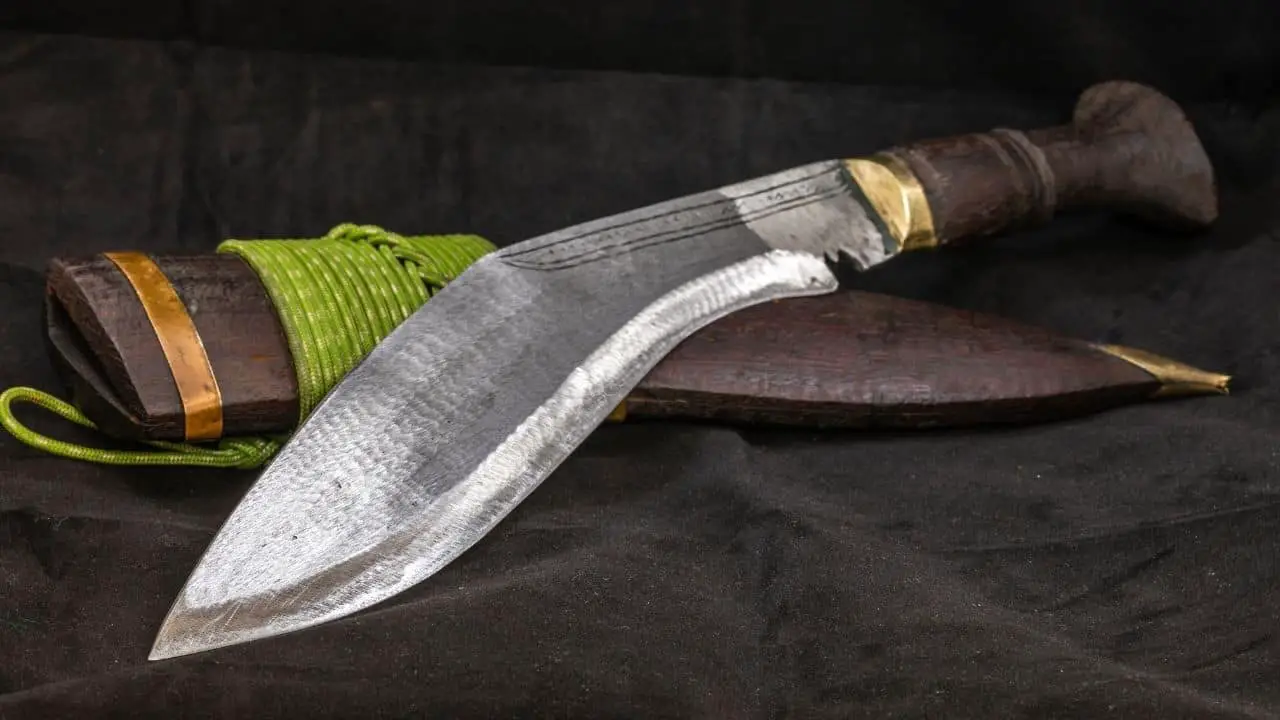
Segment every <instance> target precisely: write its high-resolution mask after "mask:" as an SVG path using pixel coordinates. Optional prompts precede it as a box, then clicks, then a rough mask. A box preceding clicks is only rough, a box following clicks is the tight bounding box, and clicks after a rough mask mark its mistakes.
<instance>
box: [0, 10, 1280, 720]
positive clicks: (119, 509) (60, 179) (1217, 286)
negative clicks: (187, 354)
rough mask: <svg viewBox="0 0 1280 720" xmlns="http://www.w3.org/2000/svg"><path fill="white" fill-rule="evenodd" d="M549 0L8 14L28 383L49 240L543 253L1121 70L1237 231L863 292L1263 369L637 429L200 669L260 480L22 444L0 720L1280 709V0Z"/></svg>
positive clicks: (6, 261) (891, 280)
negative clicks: (1091, 390) (391, 573)
mask: <svg viewBox="0 0 1280 720" xmlns="http://www.w3.org/2000/svg"><path fill="white" fill-rule="evenodd" d="M508 5H509V6H510V7H508ZM517 5H519V4H517V3H503V2H499V1H498V0H488V1H487V2H476V3H468V4H463V3H439V4H432V5H431V6H430V7H431V9H429V10H428V9H423V7H424V6H423V5H418V4H413V3H408V2H402V3H396V2H391V0H383V1H382V2H380V3H374V4H372V5H369V6H366V7H365V9H364V10H360V9H359V7H358V5H357V4H349V5H343V6H339V5H338V4H337V3H328V2H326V3H308V4H302V3H294V4H287V3H285V2H283V0H273V1H267V2H252V3H250V2H243V1H238V0H223V1H222V2H215V1H214V0H209V2H205V3H200V2H190V3H176V4H168V3H157V2H150V3H136V4H127V3H126V4H115V3H99V4H96V5H90V4H88V3H72V2H70V1H69V0H59V1H57V2H52V1H51V2H42V3H24V2H15V3H7V4H6V5H5V6H4V7H3V8H0V20H3V21H4V22H6V23H8V25H7V27H8V28H9V30H8V31H7V32H6V34H3V35H0V348H3V354H2V355H0V386H2V387H9V386H13V385H17V384H23V385H33V386H36V387H41V388H45V389H49V390H57V385H56V382H55V378H54V376H53V374H52V370H51V368H50V367H49V366H48V364H47V361H46V358H45V355H44V350H43V347H42V344H41V326H40V310H39V307H40V301H41V296H42V292H43V278H42V271H43V268H44V266H45V264H46V263H47V262H48V260H49V259H50V258H51V257H53V256H57V255H68V254H76V255H79V254H87V253H92V252H97V251H103V250H111V249H142V250H149V251H158V252H159V251H163V252H174V251H190V252H206V251H210V250H211V249H212V248H213V246H214V245H215V244H216V243H217V242H218V241H219V240H220V239H222V238H225V237H233V236H234V237H266V236H315V235H319V234H321V233H323V232H324V231H325V230H327V229H328V228H329V227H331V226H333V225H335V224H337V223H340V222H346V221H354V222H369V223H376V224H381V225H384V226H386V227H389V228H392V229H395V230H400V231H403V232H454V231H460V232H476V233H480V234H483V235H485V236H487V237H489V238H491V239H492V240H494V241H495V242H498V243H499V244H504V243H507V242H512V241H516V240H519V239H521V238H523V237H528V236H531V235H535V234H537V233H541V232H544V231H547V230H551V229H554V228H557V227H560V226H563V225H566V224H570V223H573V222H577V221H581V220H586V219H590V218H592V217H596V216H599V215H603V214H607V213H612V212H617V211H621V210H625V209H628V208H631V207H635V206H637V205H641V204H645V203H649V202H653V201H657V200H662V199H666V198H669V197H673V196H676V195H680V194H683V193H686V192H692V191H696V190H701V189H705V188H707V187H712V186H715V185H718V184H721V183H725V182H731V181H734V180H738V179H743V178H745V177H749V176H751V175H753V174H759V173H765V172H771V171H774V170H779V169H782V168H785V167H787V166H790V165H795V164H799V163H802V162H808V161H811V160H815V159H819V158H823V157H831V156H842V155H854V154H859V153H864V152H869V151H873V150H875V149H878V148H880V147H883V146H885V145H888V144H893V143H899V142H908V141H910V140H913V139H919V138H923V137H928V136H933V135H939V134H948V133H953V132H966V131H973V130H984V129H987V128H990V127H993V126H1012V127H1031V126H1038V125H1044V124H1056V123H1058V122H1061V121H1063V120H1064V119H1065V118H1066V117H1068V115H1069V112H1070V108H1071V105H1072V103H1073V102H1074V99H1075V96H1076V94H1077V93H1078V92H1079V91H1080V90H1082V89H1083V88H1084V87H1085V86H1086V85H1087V84H1088V83H1090V82H1094V81H1098V80H1104V79H1109V78H1112V77H1126V78H1130V79H1137V80H1143V81H1147V82H1151V83H1153V84H1155V85H1156V86H1157V87H1159V88H1160V89H1161V90H1163V91H1165V92H1167V93H1169V94H1170V95H1171V96H1173V97H1174V98H1175V99H1176V100H1178V101H1179V102H1181V103H1183V104H1184V107H1186V109H1187V110H1188V112H1189V113H1190V115H1191V117H1192V119H1193V121H1194V122H1195V124H1196V127H1197V130H1198V131H1199V133H1200V135H1201V137H1202V139H1203V140H1204V141H1205V143H1206V145H1207V146H1208V148H1209V150H1210V153H1211V156H1212V158H1213V160H1214V162H1215V165H1216V169H1217V172H1218V176H1219V186H1220V192H1221V200H1222V203H1221V206H1222V216H1221V220H1220V222H1219V223H1218V225H1217V226H1216V227H1215V228H1214V230H1213V231H1212V232H1210V233H1207V234H1205V235H1202V236H1198V237H1192V238H1171V237H1169V236H1166V235H1163V234H1160V233H1158V232H1153V231H1151V230H1149V229H1147V228H1144V227H1142V226H1139V225H1135V224H1133V223H1129V222H1127V221H1125V220H1123V219H1119V218H1115V217H1110V216H1107V215H1103V214H1088V215H1082V216H1076V217H1070V218H1062V219H1060V220H1059V221H1058V222H1057V223H1056V224H1054V225H1052V226H1050V227H1048V228H1045V229H1042V230H1039V231H1036V232H1030V233H1023V234H1019V235H1017V236H1011V237H1006V238H1001V239H998V240H993V241H989V242H986V243H983V244H980V245H977V246H974V247H971V248H968V249H965V250H963V251H958V252H948V253H937V254H932V255H925V256H920V257H909V258H902V259H900V260H898V261H895V262H894V263H893V264H892V265H891V266H889V267H885V268H883V269H882V270H880V271H877V272H876V273H874V274H873V275H871V276H868V277H865V278H859V279H858V284H859V285H861V286H862V287H867V288H872V289H876V290H881V291H885V292H893V293H897V294H901V295H906V296H912V297H920V298H926V299H930V300H935V301H940V302H945V303H950V304H952V305H956V306H961V307H969V308H974V309H979V310H986V311H990V312H995V313H1000V314H1003V315H1006V316H1010V317H1014V318H1017V319H1020V320H1025V321H1030V322H1034V323H1038V324H1040V325H1043V326H1046V327H1050V328H1052V329H1054V330H1057V331H1060V332H1063V333H1066V334H1070V335H1073V336H1076V337H1081V338H1086V339H1094V340H1106V341H1112V342H1122V343H1127V344H1130V345H1136V346H1139V347H1143V348H1146V349H1150V350H1153V351H1156V352H1160V353H1164V354H1166V355H1170V356H1173V357H1176V358H1178V359H1181V360H1184V361H1186V362H1190V363H1192V364H1195V365H1199V366H1202V367H1206V368H1210V369H1213V370H1218V371H1222V372H1229V373H1231V374H1233V375H1234V377H1235V381H1234V384H1233V387H1234V392H1233V395H1232V396H1230V397H1225V398H1205V399H1195V400H1187V401H1173V402H1163V403H1155V404H1149V405H1142V406H1135V407H1130V408H1125V409H1122V410H1117V411H1113V412H1109V413H1106V414H1103V415H1098V416H1093V417H1089V418H1081V419H1077V420H1072V421H1068V422H1061V423H1054V424H1051V425H1040V426H1035V427H1027V428H1020V429H1006V430H999V431H996V430H970V431H964V432H946V433H918V434H911V433H906V434H897V435H881V434H875V435H873V434H859V433H811V432H800V431H791V432H783V431H766V430H758V429H752V430H744V429H733V428H724V427H712V426H705V425H694V424H680V423H665V424H661V425H658V424H636V425H629V426H616V427H607V428H602V429H601V430H600V431H598V432H597V433H596V434H594V435H593V436H592V437H591V438H590V439H589V440H588V441H587V442H586V443H585V444H584V445H583V446H582V448H581V449H580V451H579V452H577V453H576V454H575V455H574V456H573V457H572V458H571V459H570V460H569V461H568V462H567V463H566V464H565V465H564V466H563V467H562V468H561V469H560V470H559V471H558V472H556V473H555V474H554V475H553V476H552V477H551V478H550V479H548V480H547V482H545V483H544V484H543V485H542V487H541V488H540V489H539V490H538V491H537V492H535V493H534V494H533V496H531V497H530V498H529V499H528V500H527V501H526V502H525V503H523V504H522V505H521V506H520V507H519V508H518V509H517V510H516V511H515V512H514V513H513V514H512V515H511V516H509V518H508V519H507V520H506V521H504V522H503V523H502V524H501V525H500V526H499V527H498V528H497V530H495V531H494V532H493V533H492V534H491V535H489V536H488V537H487V538H486V539H485V540H484V541H482V542H481V543H480V544H479V545H477V546H476V547H475V548H474V549H473V550H471V551H470V552H468V553H467V554H465V555H464V556H463V557H462V558H460V559H459V560H458V561H456V562H455V563H453V564H452V565H450V566H449V567H448V568H446V569H445V570H444V571H443V572H441V573H440V574H439V575H437V576H436V577H435V578H433V579H431V580H430V581H428V582H427V583H424V584H422V585H420V586H418V587H416V588H414V589H413V590H411V591H409V592H406V593H404V594H402V595H400V596H398V597H396V598H395V599H393V600H392V601H389V602H387V603H384V604H383V605H382V606H379V607H378V608H377V609H375V610H373V611H370V612H365V613H361V614H359V615H357V616H353V617H350V618H347V619H344V620H342V621H339V622H335V623H331V624H328V625H325V626H322V627H319V628H316V629H313V630H309V631H306V632H302V633H297V634H294V635H290V636H285V637H281V638H277V639H272V640H269V641H262V642H257V643H252V644H248V645H242V646H238V647H234V648H230V649H226V650H221V651H217V652H213V653H207V654H203V655H198V656H191V657H186V658H179V659H175V660H171V661H165V662H159V663H148V662H147V661H146V659H145V658H146V653H147V650H148V648H149V646H150V643H151V640H152V638H153V635H154V632H155V631H156V629H157V627H158V625H159V622H160V620H161V619H162V617H163V614H164V612H165V610H166V609H167V606H168V603H169V602H170V601H171V600H172V598H173V596H174V594H175V593H176V592H177V591H178V589H179V588H180V587H181V585H182V582H183V580H184V579H185V577H186V576H187V574H188V573H189V572H190V570H191V568H192V567H193V564H194V562H195V560H196V559H197V557H198V555H199V554H200V552H201V551H202V550H203V548H204V547H205V545H206V543H207V542H208V541H209V539H210V538H211V536H212V534H213V532H214V531H215V530H216V528H217V527H218V525H219V523H220V522H221V521H222V520H223V519H224V518H225V517H226V515H227V514H228V513H229V512H230V510H231V509H232V508H233V507H234V505H235V503H236V502H237V500H238V498H239V497H240V495H241V494H242V493H243V492H244V490H245V489H246V487H247V486H248V484H249V483H250V482H251V481H252V478H253V473H239V472H232V471H225V470H224V471H215V470H209V471H195V470H180V469H169V468H142V469H139V468H118V467H104V466H95V465H86V464H80V463H76V462H72V461H67V460H62V459H57V458H50V457H48V456H45V455H42V454H41V453H39V452H37V451H34V450H32V449H30V448H27V447H26V446H24V445H22V444H20V443H18V442H17V441H15V440H13V439H12V438H11V437H9V436H8V435H6V434H0V718H4V719H5V720H9V719H11V718H34V717H156V718H173V717H184V718H185V717H194V718H201V717H209V718H213V717H218V718H220V717H263V718H265V717H299V718H304V717H305V718H329V717H343V718H346V717H361V718H371V717H379V718H382V717H385V718H399V717H529V716H555V717H590V718H604V717H628V718H630V717H716V718H763V717H840V718H848V717H885V716H894V717H923V716H929V717H981V718H990V717H1100V716H1103V717H1160V718H1171V717H1250V718H1252V717H1271V716H1280V639H1277V637H1276V627H1277V620H1280V609H1278V608H1280V572H1278V570H1277V557H1276V546H1277V545H1276V544H1277V540H1276V537H1277V534H1278V533H1280V503H1278V502H1277V498H1278V497H1280V466H1278V465H1280V463H1278V461H1280V449H1278V448H1277V429H1278V427H1280V411H1278V410H1277V409H1276V404H1275V402H1276V400H1277V395H1280V383H1278V382H1277V380H1276V379H1275V375H1276V373H1277V371H1278V370H1280V367H1278V366H1280V354H1278V352H1277V351H1278V349H1280V341H1277V339H1276V332H1277V330H1280V311H1278V310H1277V309H1276V306H1275V304H1274V302H1273V301H1272V299H1271V298H1272V297H1273V292H1272V291H1273V288H1274V287H1275V283H1276V279H1277V278H1278V277H1280V244H1278V243H1277V232H1280V209H1277V205H1278V203H1277V199H1280V194H1278V193H1277V190H1278V189H1280V181H1278V180H1277V170H1280V107H1278V106H1277V104H1276V102H1275V97H1274V96H1275V88H1276V83H1275V77H1276V75H1275V70H1276V65H1277V56H1280V51H1278V50H1277V49H1275V47H1274V46H1273V43H1272V42H1271V38H1272V35H1273V34H1274V29H1275V27H1276V26H1277V23H1276V21H1277V20H1278V19H1280V6H1277V5H1276V4H1275V3H1270V2H1263V1H1258V2H1245V1H1244V0H1240V1H1238V2H1218V3H1208V4H1203V7H1202V9H1200V10H1197V11H1187V10H1179V9H1177V8H1175V7H1173V6H1155V5H1151V4H1147V3H1123V2H1119V3H1111V4H1102V3H1100V2H1088V3H1079V4H1076V5H1072V4H1068V3H1060V4H1059V6H1058V7H1053V8H1050V7H1037V8H1034V9H1033V8H1031V7H1030V6H1028V8H1027V9H1025V10H1021V11H1015V10H1014V9H1013V8H1012V7H1004V6H1002V5H1001V4H999V3H944V2H900V3H891V4H890V5H891V7H887V8H879V9H868V8H861V9H859V8H857V4H848V3H845V4H837V3H830V4H820V3H816V2H808V3H794V2H793V3H780V4H770V5H766V4H764V3H749V2H745V0H743V1H739V2H735V3H728V2H721V3H709V4H695V3H687V4H686V3H677V2H674V1H673V2H665V3H640V2H632V3H598V4H597V5H599V6H600V7H595V6H592V7H586V4H585V3H560V4H555V5H556V7H557V8H560V9H558V10H534V9H532V8H535V7H538V6H537V5H525V6H524V7H517ZM1028 5H1030V4H1028ZM606 6H607V7H606ZM851 7H853V8H854V9H850V8H851ZM575 12H576V14H575ZM805 13H812V15H811V16H808V17H806V15H805ZM63 30H65V31H69V32H73V33H81V34H82V35H80V36H76V35H71V34H67V35H56V34H55V35H43V34H40V33H47V32H56V31H63ZM88 35H99V36H101V37H89V36H88ZM108 36H110V37H108ZM308 50H311V51H314V50H323V51H325V52H327V53H330V54H327V55H325V54H304V53H303V52H302V51H308ZM342 54H345V55H348V56H347V57H343V56H341V55H342ZM354 56H362V57H354ZM437 60H448V61H452V62H455V63H459V64H456V65H449V66H445V65H435V64H431V62H430V61H437ZM491 62H492V63H505V64H506V65H505V66H498V65H493V66H485V65H484V63H491ZM553 66H554V67H553ZM655 71H660V72H663V73H669V74H666V75H659V74H654V72H655ZM698 73H702V74H703V75H702V76H697V74H698ZM735 74H736V75H737V77H735V76H734V75H735ZM23 416H24V418H29V419H30V420H31V422H32V424H33V425H36V426H37V427H39V428H41V429H45V430H48V431H50V432H55V433H57V434H58V435H59V436H61V437H67V438H71V439H76V440H79V441H81V442H85V443H94V442H96V441H97V438H95V437H94V436H92V435H90V434H85V433H79V432H75V431H72V430H68V429H67V427H66V426H65V425H64V424H62V423H58V422H44V421H43V420H42V419H41V418H40V416H37V415H33V414H31V413H24V414H23Z"/></svg>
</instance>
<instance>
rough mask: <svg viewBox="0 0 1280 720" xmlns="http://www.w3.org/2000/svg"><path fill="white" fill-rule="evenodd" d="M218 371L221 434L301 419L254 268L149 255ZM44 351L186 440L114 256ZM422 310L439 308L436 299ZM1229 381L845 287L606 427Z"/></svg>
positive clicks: (936, 415)
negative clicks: (630, 422)
mask: <svg viewBox="0 0 1280 720" xmlns="http://www.w3.org/2000/svg"><path fill="white" fill-rule="evenodd" d="M153 260H154V262H155V265H156V267H157V268H159V270H160V271H161V272H162V273H163V275H164V277H165V278H167V279H168V281H169V283H170V284H171V285H172V287H173V289H174V290H175V291H176V293H177V296H178V297H179V298H180V299H181V301H182V304H183V305H184V306H185V308H186V310H187V312H188V313H189V315H190V318H191V321H192V323H193V324H194V328H195V331H196V332H197V333H198V335H199V340H200V341H201V342H202V343H203V345H204V348H205V350H206V352H207V355H208V358H209V363H210V365H211V366H212V371H213V374H214V376H215V377H216V378H217V382H218V384H219V390H220V394H221V402H222V404H223V422H224V424H223V436H237V435H256V434H262V433H278V432H286V431H289V430H291V429H292V428H294V427H296V424H297V415H298V407H299V398H298V383H297V378H296V376H295V372H294V365H293V362H292V361H291V357H290V349H289V345H288V343H287V340H286V337H285V333H284V330H283V329H282V325H281V322H280V319H279V317H278V314H277V312H276V311H275V309H274V308H273V306H272V303H271V301H270V299H269V296H268V293H267V292H266V290H265V288H264V286H263V285H262V283H261V282H260V280H259V278H258V276H257V275H255V273H254V271H253V269H252V268H251V267H250V266H249V265H247V264H246V263H245V262H244V261H242V260H241V259H240V258H238V257H235V256H231V255H225V254H207V255H188V256H156V257H154V258H153ZM47 290H48V292H47V293H46V298H47V305H46V325H47V333H46V338H47V341H48V348H49V351H50V354H51V356H52V358H53V360H54V364H55V365H56V366H57V367H58V369H59V371H60V374H61V375H62V378H63V380H64V383H65V385H66V386H67V387H68V389H69V390H70V393H71V398H70V399H71V401H72V402H73V403H74V404H75V405H76V406H78V407H79V408H80V409H81V411H82V412H83V413H84V414H85V415H86V416H87V417H88V418H89V419H91V420H92V421H93V422H94V423H95V424H97V425H98V427H99V428H100V429H101V430H102V431H103V432H104V433H105V434H107V435H109V436H114V437H116V438H120V439H125V440H168V441H182V440H183V433H184V411H183V405H182V404H181V401H180V398H179V393H178V390H177V388H176V386H175V380H174V377H173V374H172V372H171V369H170V366H169V364H168V362H167V361H166V356H165V353H164V352H163V350H162V346H161V343H160V341H159V340H158V338H157V329H156V328H155V327H154V326H153V325H152V323H151V322H150V321H149V319H148V316H147V315H146V313H145V312H144V308H143V307H142V305H141V304H140V302H139V301H138V298H137V295H136V293H135V292H134V291H133V289H132V287H131V286H130V284H129V280H128V279H127V278H126V276H125V275H124V274H123V273H122V272H121V271H120V269H119V268H118V267H116V266H115V265H114V264H113V263H112V262H111V261H109V260H108V259H107V258H106V257H104V256H102V255H99V256H94V257H89V258H82V259H56V260H55V261H54V262H53V263H52V264H51V266H50V270H49V274H48V283H47ZM428 302H429V301H428ZM1226 382H1227V378H1226V377H1225V376H1221V375H1216V374H1213V373H1208V372H1204V371H1201V370H1197V369H1195V368H1193V367H1189V366H1187V365H1183V364H1181V363H1178V362H1175V361H1172V360H1169V359H1165V358H1161V357H1157V356H1155V355H1151V354H1147V353H1143V352H1141V351H1139V350H1134V349H1125V348H1118V347H1110V346H1102V345H1095V344H1091V343H1088V342H1084V341H1080V340H1076V339H1072V338H1067V337H1062V336H1060V335H1057V334H1054V333H1052V332H1050V331H1048V330H1045V329H1042V328H1038V327H1034V326H1030V325H1027V324H1022V323H1018V322H1014V321H1011V320H1008V319H1004V318H1000V317H995V316H992V315H988V314H981V313H975V312H967V311H962V310H957V309H953V308H949V307H944V306H940V305H936V304H931V303H926V302H920V301H914V300H907V299H902V298H897V297H890V296H885V295H879V294H873V293H866V292H855V291H841V292H838V293H836V294H832V295H824V296H816V297H805V298H792V299H787V300H783V301H778V302H772V303H767V304H764V305H759V306H755V307H751V308H747V309H745V310H741V311H739V312H736V313H734V314H732V315H729V316H728V317H725V318H723V319H721V320H719V321H717V322H715V323H713V324H711V325H710V326H707V327H705V328H703V329H702V330H701V331H699V332H697V333H696V334H694V335H693V336H691V337H690V338H688V339H687V340H686V341H684V342H683V343H682V344H680V345H679V346H678V347H677V348H676V349H675V350H674V351H673V352H671V353H669V354H668V355H667V356H666V357H665V358H664V359H663V360H662V361H661V362H660V363H659V364H658V365H657V366H656V367H655V368H654V369H653V370H652V371H651V372H650V373H649V374H648V375H647V376H646V377H645V378H644V379H643V380H642V381H641V382H640V383H639V385H638V386H637V387H635V388H634V390H633V391H632V392H631V393H630V395H629V396H628V397H627V398H626V400H625V401H624V402H623V403H622V404H621V405H620V406H619V408H618V410H617V411H616V412H615V413H614V415H613V416H611V420H614V421H622V420H632V419H638V418H681V419H688V420H708V421H717V422H729V423H752V424H771V425H784V426H809V427H839V428H862V429H890V428H896V429H912V428H934V427H954V426H966V425H981V424H990V423H1031V422H1045V421H1051V420H1055V419H1061V418H1067V417H1070V416H1076V415H1081V414H1085V413H1093V412H1099V411H1102V410H1105V409H1107V408H1113V407H1116V406H1119V405H1123V404H1126V403H1137V402H1143V401H1147V400H1150V399H1153V398H1157V397H1162V396H1168V395H1175V394H1184V395H1185V394H1208V393H1221V392H1225V390H1226Z"/></svg>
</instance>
